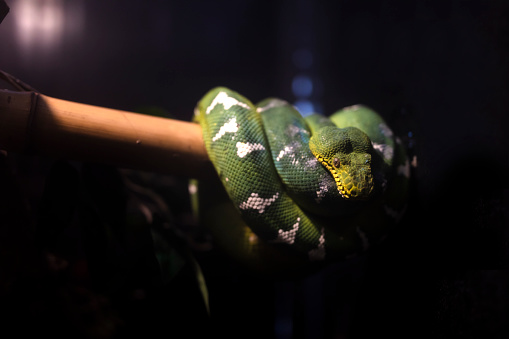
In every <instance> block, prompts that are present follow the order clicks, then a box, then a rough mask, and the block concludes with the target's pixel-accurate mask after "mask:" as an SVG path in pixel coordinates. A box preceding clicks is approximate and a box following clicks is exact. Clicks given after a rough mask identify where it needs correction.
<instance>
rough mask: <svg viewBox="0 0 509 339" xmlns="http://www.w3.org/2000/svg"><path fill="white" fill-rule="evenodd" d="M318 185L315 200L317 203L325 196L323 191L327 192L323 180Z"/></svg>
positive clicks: (327, 189) (327, 188)
mask: <svg viewBox="0 0 509 339" xmlns="http://www.w3.org/2000/svg"><path fill="white" fill-rule="evenodd" d="M318 185H319V187H320V189H319V190H318V191H316V198H315V201H316V202H317V203H320V202H321V201H322V198H323V197H325V193H327V192H329V186H328V185H327V184H326V183H324V182H320V183H319V184H318Z"/></svg>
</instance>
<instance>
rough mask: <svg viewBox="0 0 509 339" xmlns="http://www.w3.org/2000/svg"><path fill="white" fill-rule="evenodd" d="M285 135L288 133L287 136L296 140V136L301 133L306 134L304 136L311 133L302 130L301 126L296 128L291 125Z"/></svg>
mask: <svg viewBox="0 0 509 339" xmlns="http://www.w3.org/2000/svg"><path fill="white" fill-rule="evenodd" d="M285 133H286V135H288V136H289V137H291V138H295V136H296V135H297V134H299V133H304V134H307V135H309V131H307V130H305V129H304V128H300V127H299V126H296V125H289V126H288V127H287V128H286V131H285Z"/></svg>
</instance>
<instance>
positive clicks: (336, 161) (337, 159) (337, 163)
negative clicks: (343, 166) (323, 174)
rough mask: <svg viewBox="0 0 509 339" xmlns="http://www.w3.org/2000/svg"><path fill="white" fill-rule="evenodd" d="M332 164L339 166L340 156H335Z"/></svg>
mask: <svg viewBox="0 0 509 339" xmlns="http://www.w3.org/2000/svg"><path fill="white" fill-rule="evenodd" d="M332 164H333V165H334V167H339V158H334V160H333V161H332Z"/></svg>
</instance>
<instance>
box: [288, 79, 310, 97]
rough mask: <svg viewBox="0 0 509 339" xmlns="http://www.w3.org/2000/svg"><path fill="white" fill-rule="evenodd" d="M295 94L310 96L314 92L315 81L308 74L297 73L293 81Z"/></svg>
mask: <svg viewBox="0 0 509 339" xmlns="http://www.w3.org/2000/svg"><path fill="white" fill-rule="evenodd" d="M292 91H293V94H294V95H295V96H296V97H297V98H299V97H301V98H302V97H309V96H310V95H311V93H313V81H312V80H311V78H310V77H309V76H307V75H297V76H296V77H295V78H293V81H292Z"/></svg>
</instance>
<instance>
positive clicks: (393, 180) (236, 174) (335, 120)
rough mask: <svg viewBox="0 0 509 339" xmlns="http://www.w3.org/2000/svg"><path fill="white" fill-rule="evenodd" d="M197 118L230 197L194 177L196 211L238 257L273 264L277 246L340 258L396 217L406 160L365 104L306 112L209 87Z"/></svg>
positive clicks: (318, 257) (297, 253) (307, 256)
mask: <svg viewBox="0 0 509 339" xmlns="http://www.w3.org/2000/svg"><path fill="white" fill-rule="evenodd" d="M195 121H197V122H198V123H200V124H201V126H202V130H203V139H204V142H205V145H206V148H207V152H208V154H209V157H210V159H211V161H212V163H213V164H214V167H215V168H216V171H217V173H218V176H219V179H220V181H221V183H222V186H223V187H224V191H225V192H226V193H227V196H228V198H229V201H230V202H227V201H225V200H224V199H222V198H221V197H220V196H221V194H222V193H221V192H217V194H216V193H214V191H213V189H211V188H205V189H204V190H202V187H203V185H204V184H205V183H200V186H199V190H198V189H197V187H198V186H197V185H198V184H197V183H195V182H194V183H191V188H192V191H193V192H196V191H198V194H199V195H200V196H199V198H197V199H199V206H198V207H197V208H199V210H200V217H201V220H202V222H203V223H204V224H208V225H209V226H211V228H212V229H213V234H214V236H215V237H216V238H220V239H219V242H220V243H223V245H225V247H226V248H227V250H229V251H230V252H231V254H233V255H234V256H236V257H240V258H247V260H248V261H250V262H251V263H253V262H254V263H256V264H257V265H258V264H260V263H261V264H263V263H264V262H265V263H266V262H270V263H271V264H272V263H273V262H274V261H277V260H278V259H275V257H274V255H273V253H278V254H282V255H283V256H285V257H287V258H292V259H289V260H290V261H293V260H295V262H299V263H301V262H314V261H323V260H328V259H331V260H337V259H341V258H345V257H348V256H352V255H355V254H357V253H359V252H361V251H363V250H365V249H367V248H368V247H369V245H370V244H372V243H374V242H377V241H378V240H380V238H382V237H383V236H385V235H386V234H387V232H388V231H389V230H390V228H391V227H392V226H393V225H394V224H395V223H396V221H397V220H398V219H399V218H400V217H401V214H402V211H403V210H404V206H405V200H406V196H407V186H408V179H409V173H410V170H409V163H408V160H407V158H406V155H405V151H404V149H403V147H402V145H401V143H400V142H399V140H398V139H397V138H395V136H394V135H393V133H392V131H391V129H390V128H389V127H388V126H387V124H386V123H385V122H384V120H383V119H382V118H381V117H380V116H379V115H378V114H377V113H375V112H374V111H372V110H370V109H368V108H366V107H363V106H351V107H348V108H345V109H343V110H341V111H339V112H337V113H335V114H334V115H332V116H331V117H330V119H328V118H326V117H324V116H321V115H312V116H310V117H306V119H304V118H303V117H302V116H301V115H300V114H299V112H298V111H297V110H296V109H295V108H294V107H293V106H291V105H289V104H288V103H287V102H285V101H283V100H279V99H266V100H264V101H262V102H260V103H259V104H258V105H253V104H252V103H251V102H250V101H249V100H248V99H246V98H244V97H243V96H241V95H240V94H238V93H236V92H234V91H231V90H229V89H227V88H215V89H213V90H211V91H210V92H208V93H207V94H206V95H205V96H204V97H203V98H202V99H201V101H200V102H199V103H198V106H197V108H196V110H195ZM209 187H210V185H209ZM197 201H198V200H197ZM232 206H233V208H232ZM227 210H228V211H227ZM246 226H247V227H246ZM267 251H268V252H270V253H271V254H270V255H267V254H266V253H264V252H267ZM253 258H254V259H253ZM260 258H261V259H260ZM293 258H294V259H293ZM241 260H242V259H241ZM284 261H287V260H286V259H285V260H284Z"/></svg>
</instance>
